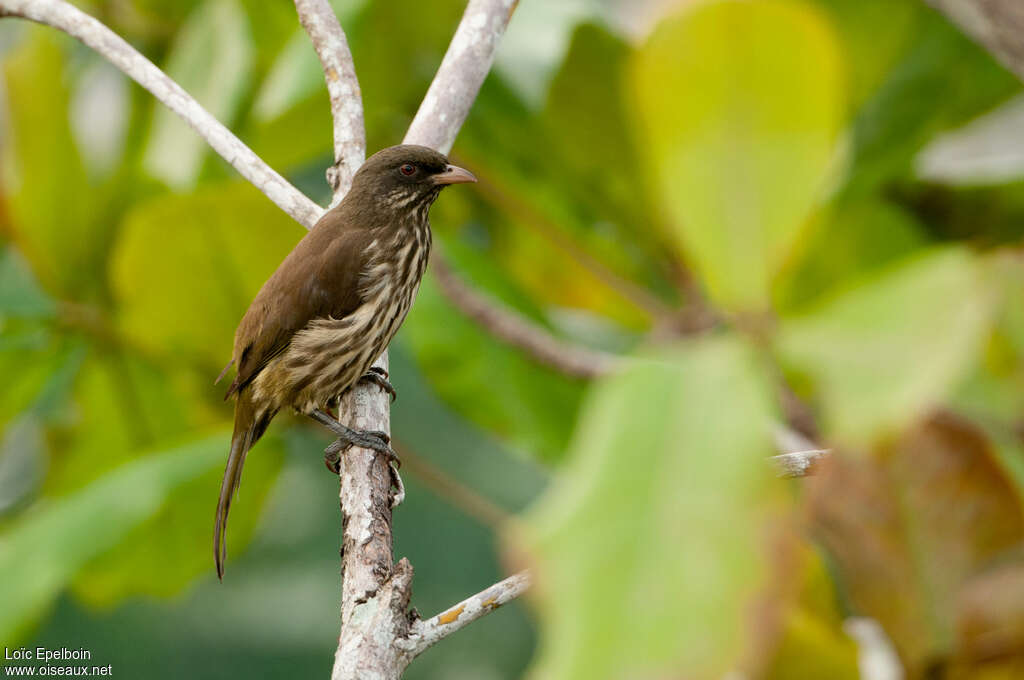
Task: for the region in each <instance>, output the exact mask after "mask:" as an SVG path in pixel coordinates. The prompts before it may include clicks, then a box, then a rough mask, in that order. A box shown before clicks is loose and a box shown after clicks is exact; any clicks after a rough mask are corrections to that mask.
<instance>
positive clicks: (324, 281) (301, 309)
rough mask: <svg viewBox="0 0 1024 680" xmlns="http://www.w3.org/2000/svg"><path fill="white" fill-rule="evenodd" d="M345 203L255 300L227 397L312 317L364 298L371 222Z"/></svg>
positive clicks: (242, 329)
mask: <svg viewBox="0 0 1024 680" xmlns="http://www.w3.org/2000/svg"><path fill="white" fill-rule="evenodd" d="M347 208H349V206H346V205H345V204H344V203H342V204H341V205H339V206H337V207H336V208H335V209H334V210H331V211H330V212H328V213H326V214H325V215H324V216H323V217H322V218H321V220H320V221H319V222H317V224H316V226H314V227H313V229H312V230H311V231H310V232H309V233H308V234H307V235H306V236H305V237H304V238H303V239H302V240H301V241H300V242H299V243H298V245H296V246H295V248H294V249H293V250H292V251H291V252H290V253H289V254H288V256H287V257H286V258H285V259H284V261H283V262H282V263H281V265H280V266H279V267H278V268H277V271H275V272H274V273H273V275H272V276H271V277H270V278H269V279H267V282H266V283H264V284H263V287H262V288H260V291H259V293H258V294H257V295H256V297H255V299H253V301H252V304H250V305H249V309H248V310H247V311H246V313H245V316H243V317H242V321H241V322H240V323H239V325H238V329H237V330H236V332H235V343H234V351H233V353H232V358H233V360H234V363H235V366H237V368H238V374H237V376H236V377H235V380H234V382H232V383H231V387H230V388H229V389H228V394H227V396H230V395H232V394H234V393H235V392H237V391H238V390H240V389H241V388H242V387H244V386H245V385H247V384H249V383H250V382H252V381H253V380H254V379H255V378H256V376H257V375H258V374H259V372H260V371H261V370H263V368H265V367H266V365H267V363H268V362H269V361H270V360H271V359H273V358H274V357H275V356H277V355H278V354H280V353H281V352H282V351H284V350H285V348H287V347H288V343H289V342H290V341H291V339H292V337H293V336H294V335H295V333H297V332H298V331H300V330H302V329H303V328H305V327H306V326H307V324H309V322H310V321H312V320H313V319H319V318H328V317H331V318H335V319H340V318H342V317H344V316H346V315H348V314H350V313H351V312H352V311H353V310H355V309H356V308H357V307H358V306H359V305H360V303H361V302H362V299H361V295H360V291H359V286H358V277H359V274H360V272H361V271H362V270H363V269H364V267H365V265H366V257H367V256H366V252H367V246H369V244H370V242H371V241H372V240H373V235H372V228H373V227H374V226H375V225H373V224H372V222H371V223H370V224H366V223H365V222H364V223H360V221H358V219H359V218H360V217H363V218H365V217H366V216H365V215H358V214H356V215H353V214H352V213H353V211H352V210H351V209H347Z"/></svg>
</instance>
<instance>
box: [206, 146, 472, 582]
mask: <svg viewBox="0 0 1024 680" xmlns="http://www.w3.org/2000/svg"><path fill="white" fill-rule="evenodd" d="M475 181H476V178H475V177H474V176H473V175H472V173H470V172H468V171H466V170H464V169H462V168H460V167H457V166H454V165H451V164H450V163H449V162H448V159H447V158H445V156H443V155H442V154H440V153H438V152H436V151H434V150H432V149H428V148H427V147H423V146H412V145H404V146H394V147H391V148H388V149H384V150H382V151H380V152H378V153H376V154H374V155H373V156H371V157H370V158H369V159H368V160H367V161H366V163H364V164H363V166H362V167H361V168H359V171H358V172H357V173H356V175H355V177H354V179H353V180H352V188H351V189H350V190H349V192H348V194H347V195H346V196H345V198H344V199H343V200H342V201H341V203H339V204H338V205H337V206H336V207H334V208H333V209H331V210H330V211H328V212H327V213H325V214H324V216H323V217H321V218H320V221H318V222H317V223H316V225H315V226H314V227H313V228H312V229H311V230H310V231H309V233H308V234H306V236H305V237H304V238H303V239H302V240H301V241H300V242H299V243H298V245H296V246H295V249H294V250H292V251H291V252H290V253H289V254H288V256H287V257H286V258H285V259H284V261H283V262H282V263H281V265H280V266H279V267H278V268H277V271H275V272H274V273H273V275H271V277H270V278H269V279H268V280H267V282H266V283H264V284H263V287H262V288H261V289H260V292H259V293H258V294H257V295H256V298H255V299H254V300H253V301H252V304H251V305H249V310H248V311H247V312H246V313H245V316H244V317H243V318H242V321H241V323H240V324H239V325H238V330H237V331H236V332H235V344H234V351H233V353H232V359H231V361H230V362H229V363H228V365H227V366H226V367H225V369H224V371H223V372H222V373H221V376H223V375H224V373H225V372H227V370H228V368H230V367H231V365H232V364H234V365H235V366H236V367H237V368H238V374H237V375H236V377H235V379H234V381H233V382H232V383H231V387H230V388H229V389H228V392H227V395H225V399H227V398H228V397H232V396H234V397H235V430H234V435H233V436H232V438H231V451H230V453H229V454H228V462H227V467H226V469H225V470H224V481H223V482H222V483H221V488H220V498H219V499H218V501H217V516H216V522H215V526H214V535H213V553H214V562H215V564H216V566H217V576H218V577H219V578H223V576H224V560H225V557H226V545H225V530H226V528H227V519H228V511H229V510H230V508H231V500H232V498H233V496H234V494H235V491H236V490H237V489H238V485H239V481H240V480H241V476H242V466H243V464H244V463H245V456H246V453H248V451H249V449H251V448H252V446H253V444H255V443H256V441H257V440H258V439H259V438H260V436H262V435H263V433H264V432H265V431H266V429H267V426H268V425H269V424H270V421H271V419H273V417H274V416H275V415H276V414H277V413H278V411H280V410H282V409H287V408H291V409H293V410H294V411H296V412H298V413H300V414H304V415H307V416H310V417H311V418H313V419H315V420H316V421H317V422H319V423H321V424H322V425H324V426H326V427H327V428H329V429H330V430H331V431H332V432H334V433H335V434H336V435H337V436H338V439H337V441H335V443H334V444H332V445H331V447H328V452H329V455H330V452H332V451H333V452H336V451H341V450H344V449H345V448H347V447H349V446H353V445H356V446H361V447H365V448H371V449H374V450H377V451H380V452H382V453H385V454H386V455H389V456H394V452H393V451H392V450H391V447H390V442H389V440H388V437H387V435H386V434H384V433H382V432H360V431H356V430H352V429H349V428H347V427H345V426H344V425H342V424H341V423H339V422H338V421H336V420H335V419H334V418H333V417H331V416H330V415H329V413H328V411H329V404H330V403H332V402H333V401H334V400H336V399H337V398H338V397H339V395H341V394H343V393H345V392H346V391H347V390H349V389H350V388H351V387H352V386H353V385H355V384H356V383H357V382H358V381H360V380H362V379H366V380H372V381H374V382H376V383H378V384H379V385H380V386H381V387H382V388H383V389H385V390H387V391H388V392H390V393H391V394H392V396H394V390H393V388H392V387H391V385H390V383H388V382H387V376H386V375H385V374H382V373H377V372H373V371H370V367H371V364H372V363H373V362H374V361H375V360H376V359H377V357H378V356H380V355H381V353H382V352H383V351H384V349H385V348H386V347H387V346H388V343H389V342H390V341H391V338H392V337H394V335H395V332H396V331H397V330H398V328H399V326H401V325H402V321H403V320H404V319H405V315H406V313H407V312H408V311H409V306H410V305H411V304H412V301H413V298H414V297H415V296H416V291H417V289H418V288H419V284H420V279H421V278H422V276H423V270H424V269H425V268H426V266H427V259H428V257H429V255H430V242H431V236H430V221H429V219H428V213H429V211H430V206H431V205H432V204H433V203H434V200H435V199H437V196H438V194H439V193H440V192H441V189H443V188H444V187H446V186H448V185H450V184H459V183H462V182H475ZM219 379H220V378H218V380H219Z"/></svg>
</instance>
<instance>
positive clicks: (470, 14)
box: [405, 0, 519, 154]
mask: <svg viewBox="0 0 1024 680" xmlns="http://www.w3.org/2000/svg"><path fill="white" fill-rule="evenodd" d="M517 4H519V0H469V4H468V5H467V6H466V11H465V13H464V14H463V15H462V21H461V22H459V27H458V29H456V31H455V36H454V37H453V38H452V42H451V44H450V45H449V46H448V51H447V52H446V53H445V55H444V60H443V61H442V62H441V68H440V69H438V71H437V75H435V76H434V81H433V82H432V83H430V87H429V88H428V89H427V94H426V96H425V97H424V98H423V103H422V104H420V109H419V111H417V112H416V117H415V118H414V119H413V121H412V125H410V126H409V131H408V132H406V133H405V143H406V144H422V145H423V146H429V147H430V148H432V149H437V150H438V151H440V152H441V153H445V154H446V153H448V152H449V151H451V149H452V144H454V143H455V137H456V135H458V134H459V128H461V127H462V123H463V122H465V120H466V116H468V115H469V109H470V107H472V106H473V101H474V100H475V99H476V95H477V92H479V91H480V86H481V85H483V82H484V79H485V78H486V77H487V73H488V72H489V71H490V70H491V64H493V63H494V53H495V52H496V51H497V49H498V42H499V41H500V40H501V36H502V35H504V33H505V27H506V26H508V21H509V19H510V18H512V12H514V11H515V9H516V5H517Z"/></svg>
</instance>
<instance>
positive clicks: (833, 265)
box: [773, 198, 927, 313]
mask: <svg viewBox="0 0 1024 680" xmlns="http://www.w3.org/2000/svg"><path fill="white" fill-rule="evenodd" d="M810 230H811V233H810V234H809V237H808V242H807V244H806V248H805V250H804V252H803V253H801V255H800V257H799V259H797V260H796V262H795V263H794V266H792V267H787V268H786V269H785V270H783V272H782V275H781V276H780V278H779V280H778V282H777V284H776V286H775V289H774V291H773V292H774V293H775V295H774V298H775V301H776V308H777V309H778V310H779V312H780V313H786V312H788V311H791V310H793V309H796V308H799V307H800V306H802V305H806V304H807V303H808V302H811V301H812V300H814V299H815V298H817V297H820V296H821V295H822V294H823V293H825V292H828V291H832V290H836V289H838V288H839V287H840V286H842V285H844V284H846V283H847V282H849V281H853V280H856V279H857V278H858V277H861V276H863V275H865V274H867V273H868V272H871V271H873V270H877V269H879V268H880V267H882V266H883V265H888V264H891V263H893V262H896V261H897V260H899V259H900V258H903V257H908V256H910V255H912V254H913V253H914V252H915V251H917V250H918V249H919V248H921V247H922V246H924V245H926V243H927V241H926V239H925V235H924V234H923V233H922V227H921V224H920V223H919V222H917V221H916V220H915V219H914V218H913V217H912V216H911V215H909V214H908V213H907V212H906V211H904V210H902V209H901V208H899V207H898V206H896V205H893V204H891V203H889V202H887V201H883V200H880V199H874V200H872V199H866V198H865V199H858V200H849V201H837V202H836V203H835V204H834V205H832V206H831V207H830V208H829V209H828V210H823V211H822V212H821V213H819V216H818V219H816V220H815V221H814V224H813V225H812V226H811V227H810Z"/></svg>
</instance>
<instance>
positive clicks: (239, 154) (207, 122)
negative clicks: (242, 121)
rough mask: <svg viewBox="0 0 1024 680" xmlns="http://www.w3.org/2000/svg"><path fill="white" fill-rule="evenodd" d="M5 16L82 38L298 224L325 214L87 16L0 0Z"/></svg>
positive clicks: (47, 2) (34, 1)
mask: <svg viewBox="0 0 1024 680" xmlns="http://www.w3.org/2000/svg"><path fill="white" fill-rule="evenodd" d="M0 16H14V17H21V18H23V19H29V20H31V21H35V22H38V23H40V24H45V25H47V26H51V27H53V28H56V29H58V30H60V31H63V32H64V33H67V34H68V35H71V36H74V37H75V38H78V39H79V40H81V41H82V42H83V43H85V44H86V45H87V46H89V47H91V48H92V49H94V50H95V51H96V52H98V53H99V54H100V55H102V56H103V57H105V58H106V59H107V60H109V61H110V62H111V63H112V64H113V65H114V66H116V67H117V68H119V69H120V70H121V71H123V72H124V73H125V74H126V75H128V76H129V77H130V78H132V80H134V81H135V82H137V83H138V84H139V85H141V86H142V87H144V88H146V89H147V90H149V91H150V92H151V93H152V94H153V96H154V97H156V98H157V99H158V100H160V102H162V103H163V104H164V105H165V106H166V107H167V108H169V109H170V110H171V111H173V112H174V113H176V114H178V115H179V116H181V118H182V119H183V120H184V121H185V122H186V123H188V124H189V125H190V126H191V127H192V129H193V130H195V131H196V132H197V133H198V134H199V136H200V137H202V138H203V139H205V140H206V142H207V143H208V144H209V145H210V147H211V148H212V149H213V150H214V151H216V152H217V153H218V154H220V156H221V157H223V158H224V160H226V161H227V162H228V163H230V164H231V166H232V167H234V168H235V170H238V172H239V174H241V175H242V177H244V178H245V179H247V180H249V182H251V183H252V184H253V185H254V186H255V187H256V188H257V189H259V190H260V191H262V192H263V193H264V194H265V195H266V196H267V198H269V199H270V200H271V201H273V202H274V203H276V204H277V205H278V207H280V208H281V210H284V211H285V212H286V213H288V214H289V215H291V216H292V217H293V218H295V220H296V221H297V222H299V223H300V224H302V225H304V226H305V227H306V228H307V229H308V228H309V227H311V226H313V224H314V223H315V222H316V221H317V220H318V219H319V218H320V215H322V214H323V209H322V208H320V206H318V205H317V204H316V203H314V202H313V201H311V200H310V199H309V198H307V197H306V196H305V195H304V194H303V193H302V192H301V191H299V190H298V189H296V188H295V187H293V186H292V185H291V184H290V183H289V182H288V180H286V179H285V178H284V177H281V175H279V174H277V173H276V172H275V171H274V170H272V169H271V168H270V166H268V165H267V164H266V163H264V162H263V159H261V158H260V157H259V156H257V155H256V154H255V153H253V151H252V149H250V148H249V147H247V146H246V145H245V144H243V143H242V141H241V140H240V139H238V137H236V136H235V135H234V134H232V133H231V131H230V130H228V129H227V128H226V127H224V126H223V125H221V123H220V121H218V120H217V119H216V118H214V117H213V116H212V115H211V114H210V112H209V111H207V110H206V109H204V108H203V107H202V105H201V104H199V102H197V101H196V100H195V99H194V98H193V97H192V96H191V95H189V94H188V93H187V92H185V90H183V89H182V88H181V86H180V85H178V84H177V83H175V82H174V81H173V80H171V79H170V78H168V77H167V74H165V73H164V72H163V71H161V70H160V69H158V68H157V67H156V66H155V65H154V64H153V62H151V61H150V60H149V59H146V58H145V57H144V56H142V55H141V54H139V53H138V52H137V51H136V50H135V48H133V47H132V46H131V45H129V44H128V43H127V42H126V41H125V40H123V39H122V38H121V37H119V36H118V35H117V34H116V33H114V32H113V31H111V30H110V29H109V28H107V27H106V26H104V25H103V24H102V23H100V22H99V21H97V20H96V19H94V18H92V17H91V16H89V15H88V14H85V13H84V12H82V11H81V10H79V9H77V8H76V7H74V6H72V5H70V4H68V3H67V2H64V1H63V0H0Z"/></svg>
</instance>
